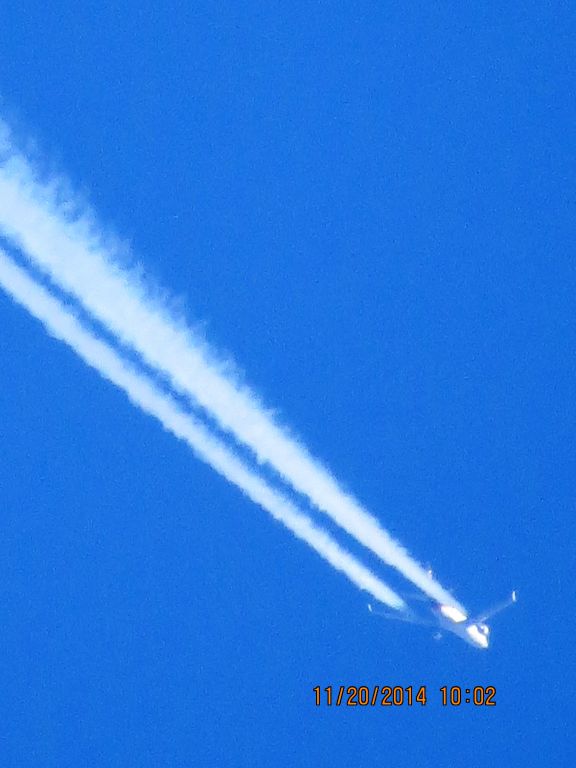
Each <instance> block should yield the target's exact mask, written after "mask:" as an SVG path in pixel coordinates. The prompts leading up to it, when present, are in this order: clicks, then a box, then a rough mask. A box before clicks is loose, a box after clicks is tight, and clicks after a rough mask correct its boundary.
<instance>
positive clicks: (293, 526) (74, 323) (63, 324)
mask: <svg viewBox="0 0 576 768" xmlns="http://www.w3.org/2000/svg"><path fill="white" fill-rule="evenodd" d="M0 286H1V287H2V288H4V290H5V291H6V292H7V293H8V294H9V295H10V296H11V297H12V298H13V300H14V301H15V302H17V303H18V304H20V305H21V306H23V307H24V308H25V309H27V310H28V312H30V314H32V315H33V316H34V317H36V318H37V319H38V320H40V322H41V323H43V325H44V327H45V328H46V330H47V331H48V333H50V334H51V335H52V336H54V337H55V338H57V339H59V340H60V341H63V342H65V343H66V344H68V346H70V347H71V348H72V349H73V350H74V351H75V352H76V354H77V355H78V356H79V357H80V358H81V359H82V360H84V362H85V363H87V364H88V365H89V366H91V367H92V368H94V369H96V370H97V371H98V373H99V374H100V375H101V376H102V377H103V378H105V379H107V380H108V381H110V382H112V383H113V384H115V385H116V386H117V387H119V388H120V389H122V390H124V392H125V393H126V394H127V395H128V397H129V398H130V400H131V401H132V402H133V403H134V404H135V405H136V406H138V407H139V408H141V409H142V410H143V411H145V412H146V413H148V414H150V415H151V416H154V417H156V418H157V419H158V420H159V421H160V422H161V424H162V426H163V427H164V429H166V430H167V431H168V432H171V433H172V434H173V435H175V436H176V437H177V438H179V439H180V440H183V441H184V442H185V443H187V444H188V445H189V446H190V448H192V450H193V451H194V453H195V454H196V455H197V456H198V457H199V458H201V459H203V461H205V462H206V463H208V464H210V466H211V467H213V468H214V469H215V470H216V471H217V472H219V473H220V474H221V475H223V476H224V477H225V478H226V479H227V480H229V481H230V482H231V483H234V485H236V486H237V487H238V488H239V489H240V490H241V491H243V492H244V493H245V494H246V496H248V498H250V499H251V500H252V501H254V502H255V503H256V504H258V505H259V506H261V507H263V508H264V509H265V510H267V511H268V512H269V513H270V514H271V515H272V517H274V518H275V519H276V520H278V521H279V522H281V523H282V524H283V525H284V526H286V528H288V529H289V530H290V531H292V533H293V534H294V535H295V536H297V537H298V538H299V539H302V540H303V541H305V542H306V543H307V544H309V545H310V546H311V547H312V548H313V549H315V550H316V552H317V553H318V554H319V555H320V556H321V557H323V558H324V559H325V560H327V561H328V562H329V563H330V565H332V566H333V567H334V568H335V569H336V570H338V571H341V572H342V573H344V574H345V575H346V576H347V577H348V578H349V579H350V581H351V582H352V583H353V584H355V585H356V586H357V587H359V588H360V589H362V590H365V591H366V592H369V593H370V594H371V595H372V596H373V597H375V598H376V599H377V600H380V601H382V602H383V603H386V604H387V605H389V606H391V607H392V608H397V609H400V608H404V607H405V603H404V601H403V600H402V598H401V597H399V596H398V595H397V594H396V593H395V592H393V591H392V590H391V589H390V588H389V587H387V586H386V585H385V584H384V583H383V582H382V581H381V580H380V579H378V577H377V576H375V575H374V574H373V573H372V572H371V571H370V570H369V569H368V568H366V567H365V566H364V565H362V564H361V563H360V562H359V561H358V560H357V559H356V558H355V557H353V556H352V555H351V554H350V553H349V552H347V551H346V550H344V549H342V547H340V545H339V544H338V543H337V542H336V541H335V540H334V539H333V538H332V537H331V536H330V535H329V534H328V533H327V532H326V531H324V530H323V529H322V528H319V527H318V526H316V525H315V524H314V523H313V522H312V520H311V519H310V518H309V517H307V516H306V515H305V514H303V513H302V512H301V511H300V510H298V509H297V507H296V506H295V505H294V504H292V502H290V501H289V500H288V499H286V498H285V497H284V496H283V495H282V494H280V493H278V492H277V491H276V490H274V489H273V488H271V487H270V486H269V485H268V484H267V483H266V482H265V481H264V480H263V479H262V478H260V477H259V476H258V475H256V474H255V473H254V472H252V471H251V470H250V469H249V468H248V467H247V466H246V465H245V464H244V463H243V462H242V461H241V460H240V459H239V458H238V457H237V456H236V455H235V454H234V453H233V452H232V451H230V450H229V449H228V448H227V447H226V446H225V445H224V444H223V443H222V442H221V441H220V440H219V439H218V438H216V437H214V435H212V434H211V433H210V432H209V431H208V430H207V429H206V428H205V427H203V426H202V425H201V424H200V423H198V422H197V421H196V419H194V418H193V417H192V416H190V415H189V414H187V413H186V412H185V411H183V410H182V409H181V408H180V407H179V406H178V405H177V404H176V402H175V401H174V400H173V398H171V397H169V396H168V395H166V394H165V393H163V392H162V391H161V390H160V389H159V388H158V387H156V386H155V385H154V384H153V383H152V382H151V381H150V380H149V379H148V378H147V377H146V376H145V375H143V374H141V373H140V372H139V371H137V370H136V369H135V368H133V367H132V366H130V365H129V364H128V363H127V362H126V361H124V360H123V359H122V358H121V357H120V356H119V355H118V354H117V353H116V352H115V351H114V350H113V349H112V348H111V347H110V346H109V345H108V344H106V343H104V342H103V341H101V340H100V339H98V338H96V337H95V336H94V335H93V334H92V333H91V332H89V331H88V330H87V329H86V328H84V327H83V326H82V324H81V323H80V322H79V321H78V319H77V318H76V317H74V315H73V314H71V313H70V312H69V311H68V310H67V309H66V308H65V307H64V306H63V305H62V304H61V302H60V301H59V300H57V299H56V298H54V297H53V296H52V295H51V294H50V293H49V292H48V291H46V290H45V289H44V288H42V287H41V286H40V285H39V284H38V283H36V282H35V281H34V280H32V279H30V277H29V276H28V275H27V274H26V273H25V272H24V271H23V270H22V269H21V268H20V267H18V266H17V265H16V264H15V263H14V261H12V259H11V258H10V257H9V256H8V255H7V254H6V253H5V252H4V251H3V250H1V249H0Z"/></svg>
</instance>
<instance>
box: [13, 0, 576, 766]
mask: <svg viewBox="0 0 576 768" xmlns="http://www.w3.org/2000/svg"><path fill="white" fill-rule="evenodd" d="M102 5H104V6H106V7H102ZM112 5H119V7H118V9H115V10H113V9H112V8H111V7H110V6H112ZM472 6H473V4H469V7H468V8H466V9H464V10H462V7H461V4H460V3H450V2H446V3H437V2H435V3H432V4H430V3H416V4H414V3H401V4H392V3H382V2H359V3H350V2H347V3H344V2H313V3H311V2H299V1H296V2H291V3H284V2H283V3H280V2H276V0H267V1H266V2H263V1H261V2H248V1H247V2H242V1H241V0H240V1H239V2H228V3H224V2H207V1H206V0H198V1H195V2H192V3H175V2H160V0H150V1H149V2H147V3H145V4H144V5H142V4H139V3H131V2H129V1H128V2H125V3H121V4H101V3H80V4H79V3H73V2H71V1H70V0H54V1H53V2H51V3H49V4H42V3H37V2H30V0H23V1H22V0H21V1H20V2H15V1H14V0H5V2H3V3H2V5H1V6H0V50H1V51H2V53H1V56H0V98H1V111H2V113H3V114H4V116H5V117H7V118H8V119H9V120H10V121H11V122H12V124H13V125H15V126H16V127H17V129H18V131H19V132H20V133H21V135H24V136H27V137H33V138H34V139H35V140H36V141H37V142H38V146H39V148H40V153H41V155H42V156H44V157H45V158H47V159H49V160H50V161H51V162H53V163H54V167H55V168H57V169H59V170H65V171H66V173H67V174H68V175H69V176H70V178H71V179H72V180H73V181H74V182H75V184H76V185H77V188H78V189H79V190H80V191H81V192H84V193H85V194H86V196H87V197H88V198H89V199H90V201H91V202H92V204H93V205H94V206H95V208H96V209H97V210H98V211H99V213H100V216H101V218H102V220H103V221H104V222H105V223H106V224H108V225H110V226H111V227H112V228H113V229H114V230H115V231H116V232H118V233H120V234H121V235H123V236H125V237H126V238H127V239H128V240H129V241H130V242H131V244H132V247H133V249H134V252H135V253H136V254H137V256H138V258H139V259H140V260H141V261H142V263H143V264H144V265H145V268H146V271H147V272H148V273H149V274H150V275H151V276H152V277H153V279H154V280H155V281H157V282H158V283H159V284H161V285H163V286H165V287H166V288H167V289H168V291H169V293H170V294H171V295H174V296H175V297H176V301H177V305H178V306H180V307H181V308H184V309H185V311H186V313H187V315H188V317H189V318H190V320H191V322H193V323H200V324H201V325H202V327H203V328H204V329H205V333H206V335H207V337H208V338H209V339H210V340H211V341H212V342H213V343H214V345H215V346H216V347H217V348H218V349H220V350H224V352H226V353H228V354H230V356H232V357H233V358H234V360H236V362H237V363H238V366H239V367H240V368H241V370H242V371H243V372H244V376H245V379H246V381H248V382H249V383H250V384H251V385H252V386H253V387H254V388H255V389H256V390H257V391H258V392H259V393H261V395H262V396H263V398H264V400H265V401H266V402H267V403H268V404H269V405H271V406H273V407H275V408H277V409H278V411H279V413H280V414H281V416H282V418H283V420H284V421H285V422H287V423H288V424H290V425H291V426H292V427H293V428H294V430H295V431H296V432H297V433H298V434H299V435H300V436H301V437H302V438H303V439H304V440H305V442H306V443H307V444H308V445H309V447H310V449H311V450H312V452H313V453H314V454H315V455H317V456H319V457H320V458H321V459H322V460H324V461H325V462H326V463H327V464H328V465H329V466H330V467H331V468H332V469H333V471H334V472H335V474H336V475H337V476H338V478H340V479H341V480H342V482H343V483H344V484H345V485H346V487H348V488H350V489H352V490H353V491H354V493H355V494H356V495H357V496H358V497H359V498H360V499H361V500H362V501H363V502H364V503H366V505H367V506H368V507H369V508H370V509H371V510H373V511H374V513H375V514H377V515H378V516H379V518H380V519H381V520H382V522H383V523H384V525H386V526H387V527H388V528H389V529H390V530H392V531H393V532H394V534H395V535H396V536H398V537H399V538H400V540H401V541H402V542H403V543H404V544H406V546H407V547H408V548H409V549H410V550H411V552H412V553H414V554H415V555H416V556H417V557H418V558H419V559H420V560H422V561H428V560H429V561H430V563H431V564H432V565H433V566H434V568H435V570H436V572H437V574H438V576H439V578H440V579H441V580H442V581H443V582H444V583H445V584H446V585H447V586H449V587H451V588H453V589H454V590H455V593H456V595H457V596H458V597H459V598H460V599H461V600H463V602H464V603H466V604H467V605H469V606H470V607H471V608H472V609H476V608H478V609H479V608H483V607H485V606H486V605H487V604H490V603H491V602H492V601H495V600H498V599H500V598H501V597H502V596H504V595H505V594H506V593H507V592H508V591H509V590H510V589H511V588H513V587H516V588H517V589H518V590H519V593H520V598H521V602H520V603H519V605H518V606H517V607H516V608H515V609H514V610H511V611H510V612H509V613H507V614H504V615H502V616H501V617H500V618H499V619H497V620H496V621H495V622H494V627H493V648H492V649H491V650H490V651H489V652H488V653H484V654H483V653H480V652H477V651H475V650H474V649H472V648H469V647H467V646H465V645H464V644H462V643H460V642H459V641H458V640H456V639H455V638H446V639H445V640H444V641H443V642H439V643H437V642H434V641H433V640H432V639H431V638H430V633H429V632H428V631H427V630H425V629H421V628H417V627H410V626H404V625H402V624H397V625H396V624H392V623H390V622H385V621H380V620H377V619H374V618H373V617H371V616H370V615H369V614H368V612H367V611H366V609H365V604H366V599H365V597H364V596H363V595H362V594H361V593H359V592H358V591H356V590H355V589H354V588H353V587H351V586H350V585H349V584H348V582H347V581H346V580H344V579H343V578H342V577H340V576H338V575H337V574H336V573H335V572H334V571H332V570H331V569H330V568H329V567H328V566H326V565H325V563H324V562H322V561H321V560H320V559H319V558H318V557H317V556H316V555H315V554H314V553H313V552H311V551H310V550H308V549H307V548H306V547H305V546H303V545H301V544H300V543H298V542H296V541H295V540H294V539H292V538H291V537H290V536H289V534H287V533H286V532H285V531H284V530H283V529H281V528H280V527H279V526H278V525H276V524H274V523H273V522H271V521H270V520H269V518H268V517H267V516H266V515H265V513H263V512H262V511H261V510H259V509H258V508H256V507H254V506H253V505H252V504H250V503H249V502H248V501H246V500H245V499H244V498H243V497H242V496H241V495H240V494H239V493H238V492H237V491H236V490H235V489H234V488H231V487H229V486H228V485H227V484H226V483H225V482H224V481H223V480H221V478H219V477H218V476H217V475H215V474H214V473H213V472H212V471H211V470H210V469H208V468H207V467H205V466H203V465H201V464H200V463H199V462H197V461H196V460H195V459H194V457H193V456H192V455H191V454H190V453H189V452H187V450H186V449H185V448H184V447H183V446H182V445H180V444H178V443H177V442H176V441H175V440H174V439H172V438H171V437H170V436H168V435H166V434H165V433H163V432H162V430H161V429H160V428H159V426H158V425H157V424H156V423H155V422H154V421H152V420H151V419H149V418H147V417H145V416H144V415H142V414H141V413H139V412H137V411H136V410H135V409H134V408H133V407H132V406H131V405H130V404H129V403H128V402H127V400H126V399H125V397H124V396H123V395H122V394H121V393H119V392H118V391H116V390H115V389H113V388H112V387H111V386H110V385H108V384H106V383H104V382H102V381H101V380H100V379H99V378H98V377H97V376H96V375H95V374H94V373H93V372H92V371H90V370H88V369H87V368H86V367H85V366H84V365H83V364H82V363H81V362H80V361H79V360H77V359H76V358H75V357H74V355H73V354H72V353H71V352H70V351H68V350H67V349H65V348H64V347H63V346H62V345H60V344H58V343H57V342H55V341H53V340H51V339H49V338H48V337H47V336H46V335H45V334H44V332H43V331H42V329H41V328H40V326H39V325H38V324H37V323H36V322H35V321H33V320H32V319H31V318H30V317H28V316H27V315H26V314H25V313H24V312H23V311H22V310H20V309H17V308H16V307H15V306H14V305H13V304H12V303H11V302H10V300H9V299H8V298H7V297H6V296H4V295H0V328H1V329H2V332H1V333H0V340H1V351H2V358H1V359H2V365H1V366H0V424H1V425H2V426H1V430H0V447H1V455H2V459H1V461H0V508H1V517H0V594H1V606H2V608H1V616H2V618H1V629H0V681H1V690H2V693H1V695H0V763H1V764H2V766H10V767H12V766H14V767H15V768H20V767H21V766H22V768H24V767H26V768H28V766H35V767H36V766H41V767H42V768H64V767H66V768H67V767H68V766H70V767H71V768H72V767H74V768H78V767H79V766H120V765H122V766H135V767H136V766H138V768H143V767H144V766H146V767H147V766H150V767H153V766H154V767H156V766H171V767H174V766H182V767H184V766H191V765H204V766H225V767H227V766H232V767H235V766H240V767H241V768H243V767H244V766H246V767H248V766H249V767H250V768H256V767H260V766H262V767H264V766H266V767H268V766H272V765H274V766H288V765H290V766H305V767H307V766H318V765H331V766H338V767H340V766H347V767H348V766H351V765H358V766H371V765H394V766H396V767H397V768H403V767H404V766H410V767H412V766H429V765H430V766H437V765H446V764H450V765H452V766H458V767H459V766H476V765H486V764H488V765H490V766H492V768H499V767H500V766H507V767H508V766H511V765H520V764H521V765H523V766H541V765H543V764H548V765H556V766H571V765H573V764H574V763H573V759H571V758H570V754H571V753H574V752H575V751H576V750H574V746H575V744H574V741H575V737H574V721H573V711H574V699H573V692H574V685H575V683H576V674H575V656H574V617H573V604H574V578H575V563H576V559H575V557H574V519H575V512H576V493H575V482H574V476H575V474H574V470H575V462H574V456H575V453H574V429H575V420H576V419H575V417H576V409H575V406H574V392H575V386H574V373H575V345H576V333H575V330H574V295H575V288H576V275H575V266H574V255H573V241H574V220H575V217H574V213H575V211H574V199H575V198H574V191H575V190H574V181H573V179H574V125H575V124H576V109H575V106H574V72H573V47H574V46H573V41H574V32H575V27H576V25H575V23H574V22H575V18H574V11H573V10H572V8H571V4H569V3H557V4H542V3H537V2H523V3H518V4H512V3H509V4H504V5H502V3H495V2H491V3H487V4H482V7H481V8H476V7H472ZM0 205H1V201H0ZM565 585H568V589H566V586H565ZM341 683H344V684H367V685H376V684H380V685H382V684H398V685H410V684H412V685H415V686H416V685H421V684H424V685H427V686H428V689H429V703H428V705H427V706H426V707H425V708H420V707H414V708H412V709H409V708H406V707H405V708H401V709H396V710H393V709H369V708H368V709H360V708H356V709H346V708H340V709H336V708H333V709H328V708H324V707H323V708H319V709H318V708H316V707H315V706H314V700H313V695H312V687H313V686H315V685H322V686H325V685H328V684H333V685H339V684H341ZM443 684H448V685H452V684H455V685H462V686H463V687H469V686H473V685H495V686H496V688H497V702H498V703H497V706H496V707H495V708H492V709H474V708H471V707H470V706H466V705H464V706H462V707H460V708H458V709H455V708H454V709H446V708H443V707H442V706H441V704H440V695H439V692H438V688H439V686H441V685H443Z"/></svg>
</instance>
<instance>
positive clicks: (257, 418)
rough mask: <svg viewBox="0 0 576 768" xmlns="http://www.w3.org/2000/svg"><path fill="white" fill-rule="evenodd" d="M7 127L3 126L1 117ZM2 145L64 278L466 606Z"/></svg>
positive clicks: (151, 356)
mask: <svg viewBox="0 0 576 768" xmlns="http://www.w3.org/2000/svg"><path fill="white" fill-rule="evenodd" d="M0 128H1V125H0ZM2 144H3V146H0V152H1V153H2V154H3V155H4V162H3V163H2V164H1V165H0V230H2V231H3V232H4V233H5V235H6V236H7V238H9V239H10V240H11V241H12V242H13V243H14V244H16V245H17V246H18V247H19V248H21V250H22V252H23V254H24V255H25V256H26V257H27V258H28V259H30V260H31V261H32V262H33V263H34V264H35V265H36V266H37V267H39V268H40V269H42V270H43V271H44V272H45V273H46V274H47V275H49V277H50V278H51V280H53V282H54V283H56V284H57V285H59V286H60V287H61V288H63V289H64V290H65V291H68V292H70V293H71V294H72V295H74V296H75V297H76V299H77V300H78V301H79V302H80V303H81V304H82V305H83V306H84V307H85V309H86V310H87V311H88V312H89V313H90V314H91V315H92V316H93V317H94V318H95V319H97V320H98V321H99V322H101V323H102V324H103V325H104V326H106V327H107V329H108V330H109V331H111V332H112V333H113V334H115V335H116V336H117V338H118V339H119V340H120V341H121V342H122V343H123V344H126V345H128V346H130V347H132V348H133V349H134V350H136V352H137V353H138V354H139V355H140V356H141V358H142V359H143V360H144V361H145V362H146V363H147V364H148V365H150V366H151V367H152V368H154V369H156V370H157V371H160V372H162V373H163V374H164V375H165V376H166V377H167V379H168V380H169V381H170V383H171V385H172V386H173V387H174V390H175V391H177V392H179V393H183V394H185V395H187V396H188V397H189V398H190V399H191V401H192V402H193V403H194V404H195V405H200V406H201V407H202V408H203V409H205V411H206V412H207V413H208V414H209V415H210V416H211V417H213V418H214V419H215V420H216V422H217V423H218V424H219V426H220V427H221V428H223V429H224V430H226V431H228V432H230V433H231V434H233V435H234V437H235V438H236V439H237V440H238V441H239V442H240V443H243V444H244V445H246V446H248V447H250V449H251V450H253V452H254V454H255V455H256V457H257V459H258V461H260V462H262V463H264V462H266V463H268V464H269V465H270V466H271V467H273V468H274V469H275V470H276V471H277V472H278V474H279V475H280V476H281V477H282V478H283V479H284V481H286V482H287V483H289V484H290V485H291V486H292V487H293V488H294V489H295V490H296V491H298V492H299V493H302V494H304V495H305V496H307V497H308V498H309V500H310V501H311V502H312V503H313V504H314V505H315V506H316V507H317V508H318V509H320V510H322V511H323V512H325V513H326V514H328V515H329V516H330V517H331V518H332V519H333V520H334V521H335V522H336V523H338V524H339V525H340V526H341V527H342V528H343V529H344V530H346V531H347V532H348V533H349V534H351V535H352V536H354V537H355V538H356V539H357V540H358V541H359V542H361V543H362V544H363V545H364V546H366V547H367V548H369V549H371V550H372V551H373V552H375V553H376V554H377V555H378V556H379V557H380V558H381V559H382V560H384V561H385V562H387V563H388V564H389V565H391V566H393V567H394V568H397V569H398V570H399V571H400V572H401V573H402V574H403V575H404V576H405V577H406V578H407V579H409V580H410V581H412V582H413V583H414V584H416V585H417V586H418V587H420V589H422V590H423V591H424V592H426V593H427V594H428V595H430V597H432V598H434V599H435V600H438V601H439V602H442V603H446V604H449V605H452V606H454V607H456V608H458V609H459V610H461V611H463V612H464V610H465V609H464V608H463V606H462V605H460V603H458V602H457V601H456V600H455V598H454V597H453V596H452V595H451V594H450V593H449V592H447V591H446V590H445V589H444V588H443V587H442V586H441V585H440V584H439V583H438V582H437V581H436V580H435V579H434V578H432V577H431V576H430V574H429V573H428V572H427V571H426V570H425V569H424V568H423V567H422V566H421V565H420V564H419V563H417V562H416V561H415V560H414V559H413V558H412V557H411V556H410V555H409V553H408V552H407V551H406V550H405V549H404V548H403V547H402V546H401V545H400V544H399V543H398V542H396V541H395V540H394V539H393V538H392V537H391V536H390V535H389V534H388V533H387V532H386V531H385V530H384V529H383V528H382V527H381V526H380V524H379V522H378V521H377V520H376V519H375V518H374V517H372V516H371V515H370V514H369V513H368V512H367V511H366V510H365V509H364V508H363V507H362V506H361V505H360V504H359V503H358V502H357V501H356V500H355V499H354V498H353V497H352V496H350V495H349V494H347V493H345V492H344V491H343V490H342V489H341V488H340V487H339V486H338V484H337V482H336V481H335V479H334V478H333V477H332V475H331V474H330V473H329V472H328V471H327V470H326V469H325V468H324V467H323V466H322V465H321V464H320V463H319V462H318V461H316V460H315V459H313V458H312V457H311V456H310V454H309V453H308V452H307V451H306V449H305V448H304V447H303V446H301V445H300V444H299V443H298V442H297V441H296V440H294V439H293V438H292V437H290V436H289V435H288V434H287V432H286V431H285V430H284V429H282V428H281V427H280V426H278V425H277V424H276V423H275V422H274V420H273V418H272V417H271V415H270V414H268V413H267V412H266V411H265V409H264V408H263V407H262V406H261V404H260V403H259V402H258V400H257V398H256V397H255V396H254V395H253V394H252V393H251V392H250V391H249V390H248V389H246V388H240V387H239V386H237V385H236V384H235V383H234V382H232V381H231V380H230V378H228V377H227V376H226V375H225V374H224V373H223V372H222V370H221V369H219V367H218V365H217V364H215V363H214V362H213V361H212V360H211V359H210V355H209V353H208V352H207V351H206V348H205V346H203V345H202V344H200V343H198V341H197V340H196V339H194V337H193V336H192V334H191V333H190V331H189V330H188V329H187V328H186V327H184V326H182V325H179V324H178V323H176V322H175V321H174V319H173V318H171V317H170V315H169V314H168V312H167V311H166V310H165V309H164V308H163V307H162V306H160V305H159V304H158V303H157V302H156V301H154V300H153V299H152V298H151V297H150V295H148V294H147V291H146V289H145V287H144V286H143V285H142V283H141V282H140V281H139V280H138V279H137V278H136V277H135V276H134V275H133V274H131V273H129V272H128V271H126V270H124V269H122V268H121V267H120V265H119V264H118V263H117V261H116V249H115V247H114V245H110V244H109V243H107V242H104V239H103V237H102V235H100V234H99V230H98V228H97V226H96V224H95V222H93V221H89V220H88V219H87V217H86V216H84V217H79V216H77V215H75V212H74V211H73V210H72V205H73V202H72V196H71V195H70V194H68V193H67V192H62V191H61V190H60V188H59V187H58V185H55V184H54V183H52V184H42V183H40V182H39V181H38V180H37V179H36V178H35V176H34V172H33V169H32V168H31V166H30V164H29V163H28V162H27V160H26V159H25V158H24V157H23V156H22V155H20V154H18V153H17V152H16V150H15V149H14V148H13V146H12V145H11V143H10V139H9V137H8V134H7V132H6V129H5V138H4V141H3V142H2Z"/></svg>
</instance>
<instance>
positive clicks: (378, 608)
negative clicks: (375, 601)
mask: <svg viewBox="0 0 576 768" xmlns="http://www.w3.org/2000/svg"><path fill="white" fill-rule="evenodd" d="M368 610H369V611H370V613H373V614H374V615H375V616H382V618H384V619H393V620H394V621H405V622H407V623H408V624H422V625H424V626H430V627H436V626H438V622H436V621H429V620H428V619H423V618H421V617H420V616H417V615H416V614H415V613H412V611H410V610H407V611H406V610H405V611H388V610H387V609H386V608H384V606H383V605H372V603H368Z"/></svg>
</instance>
